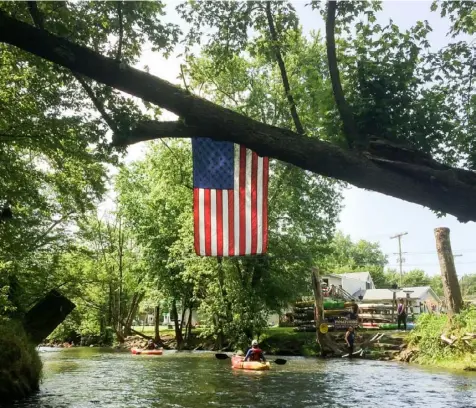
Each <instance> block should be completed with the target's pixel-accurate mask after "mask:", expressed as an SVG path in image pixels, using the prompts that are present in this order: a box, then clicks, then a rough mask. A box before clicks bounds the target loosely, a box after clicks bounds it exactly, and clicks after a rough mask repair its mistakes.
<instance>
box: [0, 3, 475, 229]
mask: <svg viewBox="0 0 476 408" xmlns="http://www.w3.org/2000/svg"><path fill="white" fill-rule="evenodd" d="M0 41H1V42H4V43H7V44H11V45H14V46H16V47H19V48H20V49H22V50H24V51H28V52H31V53H33V54H34V55H37V56H39V57H42V58H45V59H46V60H48V61H51V62H53V63H56V64H59V65H61V66H64V67H66V68H69V69H71V70H72V71H73V72H77V73H79V74H81V75H86V76H88V77H90V78H91V79H94V80H95V81H98V82H99V83H103V84H105V85H108V86H111V87H113V88H115V89H118V90H121V91H123V92H127V93H129V94H131V95H133V96H136V97H138V98H141V99H144V100H146V101H148V102H151V103H154V104H156V105H158V106H161V107H162V108H164V109H167V110H169V111H170V112H173V113H175V114H176V115H178V116H180V117H182V118H183V119H184V120H185V122H186V125H184V123H183V122H176V123H175V125H173V124H172V125H171V124H170V123H169V124H168V125H167V131H166V132H165V131H164V129H163V128H162V129H160V127H161V126H163V125H161V123H160V122H155V123H154V122H148V123H146V124H145V129H143V130H142V133H143V134H142V137H139V138H138V137H137V135H134V134H131V133H130V132H126V133H125V134H116V135H114V141H115V143H116V144H118V145H119V144H123V145H124V144H130V143H134V142H137V141H140V140H146V139H157V138H160V137H193V136H198V137H204V136H203V135H206V137H210V138H211V139H214V140H222V141H223V140H226V141H231V142H234V143H237V144H243V145H246V146H247V147H248V148H250V149H253V150H254V151H256V152H257V153H258V154H259V155H261V156H267V157H272V158H276V159H279V160H282V161H285V162H288V163H291V164H294V165H296V166H298V167H301V168H303V169H305V170H310V171H312V172H314V173H317V174H321V175H323V176H327V177H333V178H337V179H339V180H342V181H346V182H349V183H351V184H353V185H355V186H357V187H360V188H366V189H369V190H372V191H377V192H380V193H383V194H387V195H389V196H392V197H397V198H401V199H403V200H407V201H410V202H413V203H416V204H420V205H423V206H427V207H429V208H431V209H433V210H436V211H441V212H445V213H450V214H453V215H455V216H456V217H458V219H459V220H460V221H463V222H466V221H476V187H475V186H476V174H475V173H474V172H472V171H467V170H464V169H457V168H453V167H449V166H447V165H444V164H441V163H438V162H437V161H435V160H433V159H432V158H431V157H427V156H425V157H423V156H421V155H420V156H418V155H416V156H415V155H412V150H411V149H407V148H403V149H398V148H396V149H397V150H398V152H396V153H397V154H393V153H392V156H391V157H389V156H388V155H385V154H384V152H383V150H382V149H381V148H379V147H378V145H375V146H374V147H375V148H377V151H375V150H371V149H370V146H369V152H366V154H357V153H354V152H351V151H348V150H344V149H341V148H339V147H337V146H334V145H332V144H330V143H327V142H323V141H321V140H319V139H318V138H311V137H307V136H305V135H299V134H298V133H295V132H293V131H290V130H287V129H280V128H277V127H274V126H269V125H265V124H263V123H260V122H258V121H255V120H252V119H250V118H248V117H245V116H243V115H241V114H239V113H237V112H234V111H232V110H230V109H225V108H223V107H221V106H218V105H216V104H213V103H211V102H209V101H206V100H204V99H201V98H198V97H196V96H193V95H191V94H190V93H189V92H188V91H186V90H183V89H180V88H179V87H177V86H174V85H172V84H170V83H169V82H167V81H164V80H162V79H160V78H157V77H154V76H153V75H150V74H148V73H146V72H141V71H139V70H137V69H134V68H132V67H129V66H127V65H125V64H123V63H119V62H117V61H116V60H115V59H113V58H108V57H104V56H102V55H100V54H98V53H96V52H94V51H92V50H90V49H88V48H86V47H83V46H79V45H77V44H73V43H71V42H70V41H68V40H66V39H64V38H60V37H58V36H55V35H52V34H50V33H48V32H46V31H45V30H39V29H37V28H35V27H32V26H31V25H29V24H26V23H24V22H21V21H19V20H16V19H14V18H12V17H10V16H8V14H7V13H5V12H3V11H0ZM171 127H174V128H175V129H174V131H172V132H170V130H171V129H170V128H171ZM147 132H148V135H145V136H148V137H144V134H145V133H147ZM139 136H141V135H139ZM384 144H385V143H384ZM385 146H388V144H385ZM384 150H385V149H384Z"/></svg>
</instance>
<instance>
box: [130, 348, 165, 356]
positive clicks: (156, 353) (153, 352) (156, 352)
mask: <svg viewBox="0 0 476 408" xmlns="http://www.w3.org/2000/svg"><path fill="white" fill-rule="evenodd" d="M163 352H164V350H162V349H159V350H142V349H138V348H131V353H132V354H137V355H138V354H147V355H151V356H161V355H162V353H163Z"/></svg>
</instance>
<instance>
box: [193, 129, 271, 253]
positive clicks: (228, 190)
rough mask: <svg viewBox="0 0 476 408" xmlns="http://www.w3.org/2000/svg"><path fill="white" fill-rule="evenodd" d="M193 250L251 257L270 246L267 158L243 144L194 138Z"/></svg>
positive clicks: (263, 251)
mask: <svg viewBox="0 0 476 408" xmlns="http://www.w3.org/2000/svg"><path fill="white" fill-rule="evenodd" d="M192 151H193V187H194V188H193V212H194V236H195V238H194V239H195V252H196V253H197V255H202V256H237V255H255V254H263V253H265V252H266V248H267V245H268V167H269V160H268V158H267V157H259V156H258V155H257V154H256V153H255V152H253V151H251V150H250V149H247V148H246V147H244V146H240V145H236V144H234V143H231V142H216V141H214V140H211V139H208V138H195V139H192Z"/></svg>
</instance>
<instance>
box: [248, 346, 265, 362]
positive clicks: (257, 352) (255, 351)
mask: <svg viewBox="0 0 476 408" xmlns="http://www.w3.org/2000/svg"><path fill="white" fill-rule="evenodd" d="M262 352H263V351H262V350H261V349H259V348H252V349H251V355H250V361H261V359H260V357H261V353H262Z"/></svg>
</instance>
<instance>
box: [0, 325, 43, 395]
mask: <svg viewBox="0 0 476 408" xmlns="http://www.w3.org/2000/svg"><path fill="white" fill-rule="evenodd" d="M41 368H42V363H41V360H40V357H39V356H38V353H37V351H36V348H35V346H34V345H33V344H32V343H30V341H29V340H28V338H27V335H26V333H25V331H24V330H23V327H22V325H21V324H20V323H19V322H16V321H13V320H10V319H5V318H2V317H0V401H2V402H3V401H7V400H11V399H17V398H22V397H25V396H26V395H28V394H30V393H31V392H33V391H35V390H37V389H38V387H39V384H40V379H41Z"/></svg>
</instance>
